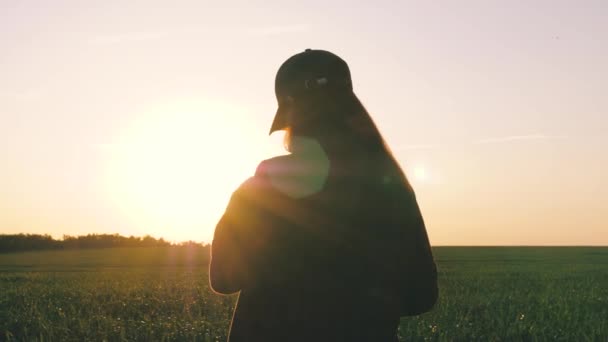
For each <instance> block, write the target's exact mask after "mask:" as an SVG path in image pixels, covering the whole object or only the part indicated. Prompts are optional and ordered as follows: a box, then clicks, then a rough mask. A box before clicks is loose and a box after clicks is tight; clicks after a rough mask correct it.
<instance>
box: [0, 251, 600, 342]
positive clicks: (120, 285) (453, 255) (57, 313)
mask: <svg viewBox="0 0 608 342" xmlns="http://www.w3.org/2000/svg"><path fill="white" fill-rule="evenodd" d="M207 252H208V251H207V250H206V249H200V248H199V249H197V248H184V247H182V248H178V247H163V248H131V249H105V250H80V251H79V250H71V251H49V252H28V253H12V254H0V340H19V341H21V340H28V341H30V340H51V341H66V340H74V341H83V340H94V341H100V340H104V339H105V340H109V341H119V340H129V341H132V340H147V341H148V340H158V341H162V340H180V341H181V340H184V341H223V340H225V339H226V333H227V330H228V326H229V323H230V317H231V314H232V309H233V305H234V303H235V300H236V297H235V296H217V295H214V294H213V293H211V291H210V290H209V286H208V279H207V262H208V256H207ZM434 253H435V257H436V260H437V263H438V268H439V277H440V278H439V281H440V299H439V302H438V305H437V306H436V308H435V310H434V311H433V312H431V313H428V314H424V315H422V316H418V317H413V318H403V319H402V321H401V326H400V331H399V334H400V339H401V340H407V341H410V340H413V341H416V340H448V341H449V340H460V341H465V340H480V341H489V340H494V341H500V340H509V341H510V340H532V341H533V340H540V341H545V340H547V341H560V340H563V341H566V340H567V341H585V340H590V341H591V340H596V341H608V248H582V247H580V248H579V247H567V248H537V247H495V248H491V247H483V248H481V247H476V248H472V247H438V248H435V249H434ZM302 328H303V329H305V328H306V327H302ZM294 334H297V332H294Z"/></svg>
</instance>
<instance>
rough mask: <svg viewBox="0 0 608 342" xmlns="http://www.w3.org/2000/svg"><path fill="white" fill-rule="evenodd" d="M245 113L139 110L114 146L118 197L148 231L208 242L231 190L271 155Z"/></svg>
mask: <svg viewBox="0 0 608 342" xmlns="http://www.w3.org/2000/svg"><path fill="white" fill-rule="evenodd" d="M247 114H248V113H247V112H246V111H244V110H242V109H240V108H237V107H234V106H228V105H225V104H218V103H210V102H180V103H177V104H172V105H166V106H158V107H156V109H155V110H153V111H148V112H146V113H144V114H143V115H140V116H138V117H137V118H136V119H135V120H134V121H133V122H132V125H130V127H128V129H126V131H125V132H123V133H122V134H121V135H120V139H119V141H118V142H116V143H114V144H112V145H110V147H111V149H110V152H111V153H110V156H111V158H110V159H109V160H108V163H107V164H108V179H107V181H108V184H107V190H108V191H109V195H110V197H111V199H112V201H113V202H114V203H116V204H117V205H118V206H119V207H120V209H121V210H122V212H123V213H124V214H125V216H127V217H129V219H130V222H131V223H132V224H133V225H134V226H136V227H137V228H136V229H137V230H138V231H139V232H141V233H142V234H151V235H156V236H162V237H165V238H167V239H169V240H175V241H181V240H189V239H192V240H205V241H210V239H211V237H212V233H213V229H214V227H215V223H216V222H217V220H218V219H219V217H220V216H221V214H222V213H223V211H224V209H225V206H226V204H227V202H228V199H229V197H230V195H231V193H232V192H233V191H234V190H235V189H236V187H238V185H239V184H240V183H241V182H242V181H244V180H245V179H246V178H247V177H249V176H251V175H252V174H253V172H254V171H255V167H256V165H257V163H258V162H259V160H260V159H262V158H263V157H265V156H266V155H267V154H268V146H266V145H264V140H263V138H264V135H263V134H260V132H263V131H264V130H263V129H261V128H258V127H256V125H255V123H254V122H252V120H251V117H250V116H248V115H247Z"/></svg>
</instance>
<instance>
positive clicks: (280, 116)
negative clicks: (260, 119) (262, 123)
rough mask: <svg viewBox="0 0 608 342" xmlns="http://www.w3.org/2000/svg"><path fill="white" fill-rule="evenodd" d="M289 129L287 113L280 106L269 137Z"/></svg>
mask: <svg viewBox="0 0 608 342" xmlns="http://www.w3.org/2000/svg"><path fill="white" fill-rule="evenodd" d="M286 127H287V123H286V122H285V111H284V110H283V109H282V108H281V107H280V106H279V108H278V109H277V112H276V114H275V115H274V119H273V120H272V125H271V126H270V132H268V135H270V134H272V133H274V132H276V131H280V130H283V129H285V128H286Z"/></svg>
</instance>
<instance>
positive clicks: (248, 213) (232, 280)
mask: <svg viewBox="0 0 608 342" xmlns="http://www.w3.org/2000/svg"><path fill="white" fill-rule="evenodd" d="M251 182H252V180H248V181H247V182H245V183H244V184H243V185H241V187H239V189H237V190H236V191H235V192H234V193H233V194H232V197H231V198H230V201H229V203H228V206H227V208H226V211H225V212H224V214H223V215H222V217H221V219H220V220H219V222H218V223H217V226H216V228H215V233H214V236H213V242H212V244H211V262H210V265H209V282H210V285H211V288H212V289H213V290H214V291H215V292H218V293H221V294H231V293H234V292H238V291H240V290H241V289H242V288H243V286H244V285H245V284H246V283H248V282H250V281H251V278H252V276H253V274H252V273H253V270H252V268H251V261H252V260H251V259H250V258H251V256H252V254H253V253H254V251H253V249H254V248H255V246H254V243H255V240H251V239H250V237H252V232H251V230H253V229H254V227H253V224H254V222H255V221H256V220H255V219H254V217H253V216H254V215H255V208H253V206H252V203H251V202H250V201H248V200H247V197H248V196H247V195H246V194H245V193H246V192H248V191H249V189H248V188H249V187H250V186H249V184H248V183H251Z"/></svg>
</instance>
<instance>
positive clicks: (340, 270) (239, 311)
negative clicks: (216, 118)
mask: <svg viewBox="0 0 608 342" xmlns="http://www.w3.org/2000/svg"><path fill="white" fill-rule="evenodd" d="M321 159H323V158H321ZM337 164H339V163H333V162H332V167H331V168H330V167H329V163H328V160H321V161H319V158H316V159H315V158H307V156H306V155H305V154H303V155H299V154H298V153H294V154H292V155H289V156H282V157H277V158H273V159H270V160H267V161H264V162H262V163H261V164H260V166H259V167H258V170H257V172H256V174H255V176H254V177H252V178H250V179H248V180H247V181H246V182H245V183H243V184H242V185H241V186H240V187H239V188H238V189H237V190H236V191H235V192H234V194H233V195H232V198H231V199H230V202H229V204H228V207H227V209H226V212H225V214H224V215H223V217H222V218H221V220H220V222H219V223H218V225H217V227H216V231H215V235H214V239H213V244H212V250H211V265H210V283H211V286H212V288H213V289H214V290H215V291H216V292H219V293H222V294H230V293H235V292H238V291H240V295H239V299H238V304H237V306H236V309H235V311H234V316H233V319H232V324H231V328H230V341H395V340H396V331H397V327H398V324H399V318H400V316H405V315H415V314H419V313H422V312H425V311H428V310H430V309H431V307H432V306H433V305H434V303H435V301H436V298H437V282H436V270H435V264H434V262H433V257H432V254H431V249H430V246H429V241H428V238H427V234H426V230H425V226H424V222H423V220H422V216H421V215H420V210H419V209H418V205H417V203H416V200H415V196H414V193H413V191H411V188H410V187H409V186H406V187H405V188H404V186H403V184H400V183H399V182H395V181H391V179H390V177H389V176H385V177H383V178H382V179H376V180H375V181H369V180H366V181H363V180H361V179H349V177H341V176H340V175H341V174H342V175H344V174H347V173H348V172H347V171H348V170H345V169H344V168H342V169H340V168H339V167H338V166H337ZM340 170H342V172H341V171H340ZM404 189H405V191H404Z"/></svg>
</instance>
